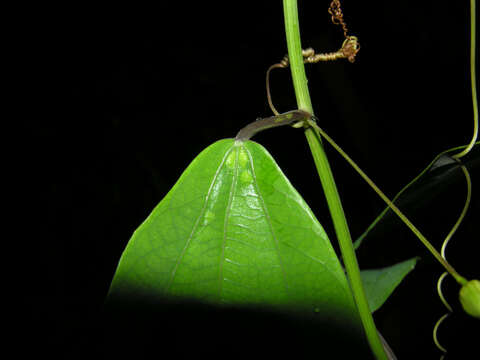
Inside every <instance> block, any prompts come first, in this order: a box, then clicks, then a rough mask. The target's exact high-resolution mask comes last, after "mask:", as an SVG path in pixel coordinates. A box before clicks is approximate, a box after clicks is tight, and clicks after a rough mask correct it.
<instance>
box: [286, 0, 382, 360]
mask: <svg viewBox="0 0 480 360" xmlns="http://www.w3.org/2000/svg"><path fill="white" fill-rule="evenodd" d="M283 9H284V16H285V31H286V36H287V45H288V57H289V61H290V69H291V71H292V78H293V85H294V88H295V95H296V97H297V105H298V108H299V109H301V110H305V111H307V112H309V113H311V114H313V108H312V103H311V100H310V94H309V92H308V86H307V78H306V75H305V67H304V64H303V56H302V45H301V41H300V27H299V23H298V8H297V1H296V0H283ZM305 135H306V137H307V141H308V144H309V146H310V150H311V152H312V155H313V159H314V161H315V165H316V167H317V171H318V174H319V177H320V181H321V183H322V187H323V190H324V192H325V197H326V199H327V203H328V207H329V209H330V213H331V216H332V220H333V225H334V227H335V232H336V235H337V238H338V242H339V244H340V250H341V252H342V257H343V262H344V264H345V269H346V271H347V275H348V278H349V281H350V286H351V289H352V293H353V298H354V300H355V304H356V306H357V309H358V312H359V315H360V319H361V321H362V324H363V327H364V330H365V334H366V336H367V339H368V342H369V344H370V348H371V349H372V352H373V353H374V355H375V357H376V358H377V359H388V357H387V355H386V353H385V350H384V348H383V345H382V343H381V340H380V337H379V336H378V333H377V329H376V327H375V323H374V321H373V318H372V314H371V313H370V309H369V306H368V302H367V298H366V296H365V290H364V289H363V285H362V280H361V277H360V269H359V267H358V262H357V258H356V257H355V250H354V248H353V243H352V238H351V236H350V231H349V229H348V224H347V220H346V218H345V214H344V212H343V208H342V204H341V202H340V196H339V194H338V191H337V187H336V185H335V181H334V179H333V174H332V171H331V169H330V165H329V163H328V160H327V157H326V154H325V152H324V150H323V147H322V143H321V140H320V137H319V136H318V135H317V134H316V132H315V131H314V130H312V129H311V128H308V129H306V130H305Z"/></svg>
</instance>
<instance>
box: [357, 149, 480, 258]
mask: <svg viewBox="0 0 480 360" xmlns="http://www.w3.org/2000/svg"><path fill="white" fill-rule="evenodd" d="M478 145H479V143H478V142H477V146H475V147H474V148H473V150H472V151H471V152H470V153H469V154H468V156H467V157H466V158H465V159H462V163H463V164H464V165H465V166H466V167H467V168H468V169H469V170H470V171H472V170H473V169H476V168H477V167H478V166H479V165H480V146H478ZM461 148H465V146H462V147H458V148H453V149H449V150H446V151H444V152H442V153H440V154H439V155H437V156H436V157H435V158H434V159H433V161H432V162H431V163H430V164H429V165H428V166H427V167H426V168H425V169H423V170H422V171H421V172H420V174H418V175H417V176H416V177H415V178H414V179H413V180H412V181H411V182H410V183H408V184H407V185H406V186H405V187H404V188H403V189H402V190H400V192H399V193H398V194H397V195H395V197H394V198H393V199H392V201H393V202H394V203H395V205H397V206H398V207H399V208H400V209H402V211H409V212H412V211H416V212H420V211H424V209H425V208H427V207H428V206H430V205H431V203H432V201H434V200H437V199H438V198H439V197H443V196H446V194H447V193H451V189H452V185H453V184H454V183H455V182H458V181H461V182H464V178H465V175H464V174H463V172H462V170H461V168H460V165H459V164H458V163H456V162H455V161H453V160H452V159H451V158H450V157H449V156H448V154H449V153H452V152H455V151H457V152H458V151H459V149H461ZM398 224H400V222H399V221H398V217H397V215H396V214H394V213H393V212H392V211H390V210H389V208H388V207H386V208H385V209H384V210H383V211H382V212H381V213H380V214H379V216H377V218H376V219H375V220H374V221H373V222H372V223H371V224H370V225H369V226H368V228H367V229H366V230H365V231H364V232H363V234H361V235H360V236H359V237H358V238H357V239H356V240H355V243H354V247H355V249H357V248H358V247H359V246H360V244H361V243H362V242H363V240H364V239H365V238H366V237H367V236H368V235H369V234H370V233H371V232H373V231H374V230H375V231H379V232H381V233H382V232H383V233H386V234H388V233H389V232H391V231H394V228H395V227H396V226H398ZM402 226H403V225H402Z"/></svg>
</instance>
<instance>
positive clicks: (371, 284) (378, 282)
mask: <svg viewBox="0 0 480 360" xmlns="http://www.w3.org/2000/svg"><path fill="white" fill-rule="evenodd" d="M417 260H418V259H417V258H413V259H409V260H406V261H402V262H400V263H398V264H395V265H392V266H389V267H386V268H382V269H375V270H364V271H362V272H361V275H362V281H363V286H364V288H365V293H366V295H367V300H368V305H369V306H370V310H371V312H374V311H376V310H378V309H379V308H380V307H381V306H382V305H383V304H384V303H385V301H386V300H387V299H388V297H389V296H390V295H391V294H392V292H393V290H395V288H396V287H397V286H398V285H399V284H400V282H401V281H402V280H403V278H404V277H405V276H407V274H408V273H409V272H410V271H412V270H413V268H414V267H415V265H416V263H417Z"/></svg>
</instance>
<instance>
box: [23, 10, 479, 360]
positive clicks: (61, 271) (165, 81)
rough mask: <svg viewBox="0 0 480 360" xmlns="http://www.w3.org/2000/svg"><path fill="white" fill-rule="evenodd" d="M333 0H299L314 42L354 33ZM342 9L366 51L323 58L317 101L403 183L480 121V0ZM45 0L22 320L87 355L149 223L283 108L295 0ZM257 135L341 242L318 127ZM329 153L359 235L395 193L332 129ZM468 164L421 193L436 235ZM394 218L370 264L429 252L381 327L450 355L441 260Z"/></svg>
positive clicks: (31, 123)
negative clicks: (56, 0) (227, 141)
mask: <svg viewBox="0 0 480 360" xmlns="http://www.w3.org/2000/svg"><path fill="white" fill-rule="evenodd" d="M328 5H329V1H314V2H313V1H308V2H307V1H301V2H300V4H299V7H300V9H299V13H300V25H301V33H302V42H303V45H304V47H307V46H312V47H314V48H315V49H316V50H317V51H318V52H322V51H333V50H336V49H338V47H339V46H340V45H341V43H342V41H343V35H342V32H341V30H340V27H338V26H334V25H332V24H331V21H330V17H329V15H328V13H327V9H328ZM50 10H51V11H50ZM343 10H344V13H345V19H346V21H347V24H348V27H349V29H350V30H351V34H353V35H356V36H358V38H359V40H360V43H361V51H360V53H359V54H358V56H357V61H356V62H355V63H354V64H350V63H348V62H347V61H338V62H335V63H323V64H316V65H307V76H308V79H309V87H310V92H311V97H312V103H313V106H314V110H315V114H316V115H317V116H318V118H319V124H320V126H321V127H322V128H324V129H325V130H326V131H327V132H328V133H329V134H330V135H331V136H332V137H333V138H334V139H335V140H336V141H337V142H338V143H339V144H340V145H341V146H342V147H343V148H344V150H346V152H347V153H348V154H350V155H351V156H352V157H353V158H354V159H355V160H356V161H357V162H358V163H359V165H360V166H361V167H362V168H363V169H364V170H365V171H366V172H367V173H368V174H369V175H370V176H371V177H372V178H373V179H374V181H375V182H376V183H377V184H378V185H379V186H380V187H381V188H382V189H383V190H384V191H385V192H386V193H387V194H388V195H390V196H393V194H395V193H396V192H397V191H398V190H399V189H400V188H401V187H402V186H403V185H404V184H406V183H407V182H408V181H409V180H410V179H411V178H412V177H413V176H415V175H416V174H418V172H419V171H420V170H421V169H423V168H424V167H425V166H426V165H427V164H428V163H429V162H430V161H431V160H432V159H433V157H434V156H435V155H436V154H438V153H439V152H441V151H443V150H445V149H447V148H449V147H453V146H457V145H462V144H466V143H468V141H469V140H470V138H471V131H472V110H471V94H470V83H469V81H470V80H469V67H468V66H469V65H468V61H469V58H468V56H469V48H468V45H469V27H468V21H469V12H468V2H467V1H463V2H460V1H458V2H447V1H423V2H418V1H397V2H382V1H378V2H360V1H344V4H343ZM42 11H43V12H45V16H43V14H42V16H41V17H36V16H35V14H33V15H32V17H33V18H35V19H36V22H34V23H33V26H31V27H29V36H28V39H29V40H28V43H27V44H25V47H26V50H27V53H28V57H27V61H30V62H29V69H30V70H31V73H29V76H30V78H28V79H27V81H28V82H27V84H29V86H27V89H28V94H27V95H29V98H30V99H31V100H29V101H27V102H26V103H25V108H30V109H33V110H34V112H35V114H36V116H35V117H33V118H30V117H28V118H26V119H25V120H24V121H22V122H21V125H22V136H23V139H25V140H26V142H25V144H26V146H24V149H25V152H24V155H25V158H24V161H23V162H22V166H21V167H22V173H21V180H22V181H24V183H23V182H22V185H23V186H24V187H25V188H28V190H30V191H31V194H32V195H31V196H29V198H28V200H25V202H24V203H23V205H22V207H23V210H22V211H23V214H26V215H25V216H27V217H28V222H27V225H25V223H24V225H23V230H25V234H27V233H28V234H29V235H25V236H24V237H25V241H23V242H22V244H24V245H22V246H25V248H24V249H23V251H24V252H23V253H24V254H25V253H26V255H25V256H24V257H23V261H24V263H25V264H27V265H28V266H26V267H25V271H24V272H21V274H22V276H23V280H22V281H23V283H22V284H27V286H23V285H22V287H23V288H26V289H27V291H26V294H25V296H24V297H23V302H22V306H23V311H22V313H23V314H24V316H22V317H21V320H20V328H21V330H19V331H22V332H23V335H27V336H30V335H31V338H32V339H34V340H33V342H32V343H31V346H28V347H25V348H23V349H22V351H26V352H28V353H38V352H39V351H48V353H50V355H52V356H53V355H54V354H58V355H59V356H60V357H61V358H66V359H68V358H77V357H78V358H81V357H83V356H87V355H91V354H94V353H97V352H98V349H99V347H101V345H100V344H99V338H101V334H102V328H101V326H100V321H99V319H100V318H101V316H100V314H101V310H102V304H103V300H104V298H105V295H106V293H107V291H108V286H109V282H110V280H111V278H112V276H113V274H114V271H115V267H116V264H117V261H118V259H119V257H120V254H121V252H122V250H123V248H124V247H125V245H126V243H127V241H128V239H129V237H130V236H131V234H132V232H133V231H134V230H135V228H136V227H137V226H138V225H139V224H140V223H141V222H142V221H143V219H144V218H145V217H146V216H147V215H148V214H149V212H150V211H151V210H152V208H153V207H154V206H155V205H156V204H157V203H158V202H159V201H160V200H161V199H162V197H163V196H164V195H165V194H166V193H167V191H168V190H169V188H170V187H171V186H172V185H173V184H174V183H175V181H176V180H177V179H178V177H179V176H180V174H181V173H182V171H183V170H184V169H185V168H186V167H187V166H188V164H189V163H190V161H191V160H192V159H193V158H194V157H195V156H196V155H197V154H198V153H199V152H200V151H201V150H202V149H204V148H205V147H207V146H208V145H210V144H211V143H213V142H214V141H216V140H219V139H222V138H226V137H234V136H235V134H236V133H237V131H238V130H239V129H240V128H242V127H243V126H245V125H247V124H248V123H250V122H252V121H254V120H255V118H257V117H262V116H263V117H264V116H269V115H271V112H270V110H269V108H268V105H267V101H266V95H265V84H264V82H265V71H266V69H267V68H268V66H270V65H271V64H272V63H274V62H278V61H279V60H280V59H281V58H282V57H283V55H284V54H285V53H286V43H285V36H284V28H283V14H282V4H281V2H280V1H276V2H273V1H269V2H257V3H255V4H251V3H238V2H221V3H216V2H176V3H172V2H162V3H161V4H160V5H158V4H157V6H155V7H152V6H142V5H139V4H135V5H133V4H129V5H128V6H125V7H122V6H120V5H118V4H115V5H111V6H107V5H101V6H100V5H98V4H97V5H85V4H81V3H79V4H77V5H68V6H66V7H60V8H57V7H55V8H52V9H45V8H43V9H42ZM54 11H55V12H56V13H54ZM56 14H59V15H56ZM30 25H32V24H31V23H30ZM271 85H272V92H273V100H274V103H275V104H276V107H277V109H279V110H280V111H287V110H292V109H294V108H295V96H294V92H293V89H292V85H291V78H290V73H289V71H288V70H278V71H275V72H274V73H273V74H272V84H271ZM254 140H256V141H258V142H259V143H261V144H262V145H264V146H265V147H266V148H267V149H268V150H269V151H270V153H271V154H272V155H273V156H274V157H275V159H276V160H277V162H278V163H279V165H280V167H281V168H282V169H283V170H284V172H285V173H286V175H287V176H288V177H289V179H290V180H291V181H292V183H293V184H294V186H296V187H297V189H298V190H299V192H300V193H301V194H302V196H303V197H304V198H305V199H306V200H307V202H308V203H309V205H310V206H311V208H312V209H313V211H314V212H315V214H316V215H317V218H318V219H319V221H320V222H321V223H322V224H323V225H324V227H325V228H326V230H327V232H328V233H329V234H330V236H331V239H332V242H334V243H335V241H334V239H335V237H334V233H333V229H332V226H331V223H330V218H329V215H328V211H327V208H326V205H325V201H324V198H323V194H322V192H321V188H320V185H319V182H318V180H317V175H316V172H315V169H314V166H313V162H312V160H311V155H310V153H309V150H308V146H307V145H306V141H305V139H304V136H303V134H302V131H301V130H295V129H290V128H279V129H274V130H271V131H268V132H265V133H261V134H259V135H258V136H256V138H255V139H254ZM327 153H328V155H329V158H330V160H331V165H332V168H333V172H334V175H335V177H336V180H337V185H338V188H339V191H340V194H341V197H342V200H343V203H344V207H345V212H346V215H347V218H348V220H349V223H350V226H351V232H352V236H353V237H354V238H355V237H357V236H359V235H360V234H361V233H362V231H363V230H364V229H365V228H366V227H367V226H368V224H370V222H371V221H372V220H373V219H374V218H375V216H376V215H377V214H378V212H379V211H381V209H382V208H383V204H382V203H381V201H380V200H378V199H377V197H376V195H375V194H374V193H373V191H372V190H370V189H369V188H368V186H366V185H365V184H364V183H363V182H362V180H361V179H360V178H359V177H358V176H357V175H356V174H355V173H354V171H353V170H351V169H350V168H349V166H348V165H347V164H346V163H345V162H344V160H343V159H342V158H340V157H339V156H338V155H337V154H336V153H335V152H334V151H333V150H332V149H331V148H329V147H328V146H327ZM477 153H478V152H477ZM477 158H478V156H477ZM471 165H472V169H473V168H474V165H475V164H474V163H472V164H471ZM477 165H478V161H477ZM477 168H478V166H477ZM459 174H460V175H459ZM457 175H458V176H456V177H455V176H454V179H453V180H452V181H451V182H450V183H449V185H448V187H447V188H444V189H443V191H441V192H439V193H435V196H434V198H433V199H431V200H430V201H429V202H425V203H420V204H417V203H416V201H414V204H413V205H412V204H410V205H409V206H407V207H406V208H405V210H406V211H407V213H408V214H410V215H411V216H412V219H413V220H414V222H415V223H416V224H417V225H418V227H419V228H420V229H421V230H422V231H423V232H424V233H425V235H426V236H427V237H428V238H429V239H431V241H432V242H433V243H434V245H435V246H437V248H439V247H440V244H441V240H442V237H444V236H445V235H446V233H447V232H448V231H449V229H450V227H451V226H452V224H453V223H454V222H455V219H456V216H458V214H459V212H460V210H461V208H462V206H463V201H464V200H463V199H464V196H465V185H464V182H463V180H462V176H461V173H460V172H458V174H457ZM472 177H473V184H474V190H473V200H472V203H471V209H470V212H469V214H468V216H467V218H466V219H465V222H464V224H463V225H462V226H461V227H460V229H459V231H458V233H457V234H456V236H455V237H454V239H453V241H452V242H451V244H450V247H449V252H448V254H447V256H448V258H449V260H450V262H451V263H452V264H453V265H454V266H455V267H456V268H457V270H458V271H459V272H460V273H461V274H464V275H465V276H467V277H470V278H472V277H476V278H478V277H479V271H478V232H477V231H476V225H477V223H478V214H479V211H478V210H479V198H478V192H477V189H476V186H475V185H476V184H478V176H475V174H474V173H472ZM387 223H388V226H387V225H385V226H384V228H387V229H386V230H384V231H383V230H382V229H380V230H378V231H376V232H374V233H373V234H372V236H371V238H369V239H367V240H366V242H365V244H364V245H363V246H362V248H361V250H360V251H359V261H360V265H361V267H363V268H373V267H382V266H387V265H389V264H392V263H394V262H398V261H402V260H405V259H407V258H410V257H413V256H420V257H421V260H420V262H419V264H418V267H417V269H416V270H415V271H414V272H413V273H412V274H411V275H409V276H408V277H407V279H406V281H405V282H404V283H402V284H401V285H400V286H399V287H398V289H397V291H396V292H395V293H394V294H393V296H392V297H391V299H390V300H389V301H388V302H387V303H386V304H385V306H384V307H383V308H382V309H381V310H379V311H378V312H377V313H376V315H375V319H376V322H377V325H378V328H379V329H380V331H381V332H382V333H383V335H384V336H385V337H386V338H387V340H388V341H389V343H390V345H391V346H392V347H393V349H394V350H395V352H396V353H397V356H398V357H399V358H400V359H411V358H437V357H438V355H439V352H438V350H437V349H436V348H435V346H434V345H433V343H432V339H431V331H432V328H433V325H434V324H435V322H436V320H437V319H438V318H439V317H440V316H441V315H442V314H443V313H444V308H443V306H442V304H441V302H440V300H439V299H438V296H437V295H436V290H435V286H436V279H437V277H438V276H439V275H440V274H441V272H442V269H441V267H440V266H439V265H438V264H437V263H436V262H435V261H434V260H433V258H432V256H431V255H430V254H429V253H428V252H427V251H426V250H425V249H424V248H423V247H422V245H421V244H419V242H418V240H417V239H416V238H415V237H414V236H413V235H411V233H410V232H409V230H408V229H407V228H406V227H405V226H402V225H401V224H400V223H399V222H397V221H394V220H392V221H390V222H387ZM30 231H31V233H32V234H31V235H30ZM334 246H335V247H336V245H334ZM27 249H28V250H27ZM445 288H446V293H447V298H448V299H449V300H450V302H451V303H452V305H453V306H454V308H455V310H456V311H455V313H454V315H452V316H451V317H450V318H449V319H447V321H446V322H445V323H444V324H443V326H442V327H441V329H440V333H439V337H440V339H441V341H442V343H443V344H445V346H447V347H448V348H449V349H450V350H451V356H450V357H449V358H461V355H459V354H461V353H462V352H466V351H468V349H469V348H471V347H472V346H473V345H472V342H473V338H474V336H473V333H472V332H471V330H470V327H471V326H473V325H474V326H476V328H477V329H476V331H477V334H478V321H476V320H472V319H470V318H468V317H467V316H465V315H463V313H462V312H461V311H460V308H459V304H458V301H457V300H456V296H457V295H456V294H457V292H458V288H457V286H456V284H455V283H454V282H453V281H450V280H449V281H447V282H446V286H445ZM252 326H255V325H254V324H252ZM205 331H208V324H206V325H205ZM186 343H188V340H186ZM164 345H165V344H164ZM318 351H319V354H321V347H320V348H319V349H318ZM420 354H422V355H421V356H420ZM252 356H254V355H252Z"/></svg>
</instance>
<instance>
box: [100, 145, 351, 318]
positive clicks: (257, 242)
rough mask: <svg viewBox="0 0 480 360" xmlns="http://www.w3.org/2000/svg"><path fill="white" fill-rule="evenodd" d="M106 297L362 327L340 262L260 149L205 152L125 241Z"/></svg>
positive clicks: (243, 147) (227, 148)
mask: <svg viewBox="0 0 480 360" xmlns="http://www.w3.org/2000/svg"><path fill="white" fill-rule="evenodd" d="M109 296H110V297H113V296H120V297H121V296H127V297H132V296H133V297H137V298H142V297H145V298H148V299H165V298H174V299H175V298H185V299H195V300H199V301H203V302H207V303H213V304H229V305H265V306H269V307H274V308H288V309H296V310H300V311H307V312H310V313H313V312H320V313H324V314H328V315H329V316H330V317H335V318H338V319H341V318H343V319H349V321H353V322H354V323H355V324H357V325H358V318H357V313H356V309H355V305H354V303H353V299H352V296H351V293H350V289H349V286H348V283H347V280H346V277H345V275H344V272H343V269H342V268H341V266H340V263H339V261H338V258H337V257H336V254H335V252H334V250H333V248H332V246H331V244H330V242H329V240H328V238H327V235H326V234H325V231H324V230H323V228H322V227H321V225H320V224H319V222H318V221H317V220H316V219H315V217H314V215H313V213H312V212H311V210H310V209H309V207H308V206H307V204H306V203H305V201H304V200H303V199H302V197H301V196H300V195H299V194H298V192H297V191H296V190H295V189H294V188H293V186H292V185H291V183H290V182H289V181H288V179H287V178H286V177H285V176H284V174H283V173H282V171H281V170H280V168H279V167H278V165H277V164H276V163H275V161H274V160H273V158H272V157H271V156H270V154H269V153H268V152H267V151H266V150H265V149H264V148H263V147H262V146H261V145H259V144H257V143H254V142H251V141H246V142H241V141H235V140H233V139H226V140H221V141H218V142H216V143H214V144H212V145H211V146H209V147H208V148H207V149H205V150H204V151H203V152H202V153H201V154H200V155H199V156H198V157H197V158H195V160H194V161H193V162H192V163H191V164H190V166H189V167H188V168H187V169H186V170H185V172H184V173H183V174H182V176H181V177H180V179H179V180H178V182H177V183H176V184H175V186H174V187H173V188H172V189H171V191H170V192H169V193H168V194H167V195H166V196H165V198H164V199H163V200H162V201H161V202H160V204H159V205H158V206H157V207H156V208H155V209H154V210H153V212H152V213H151V215H150V216H149V217H148V218H147V219H146V221H145V222H144V223H143V224H142V225H141V226H140V227H139V228H138V229H137V230H136V231H135V233H134V235H133V237H132V238H131V240H130V241H129V243H128V245H127V247H126V249H125V251H124V253H123V255H122V257H121V259H120V262H119V265H118V268H117V271H116V273H115V276H114V279H113V282H112V285H111V288H110V294H109Z"/></svg>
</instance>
